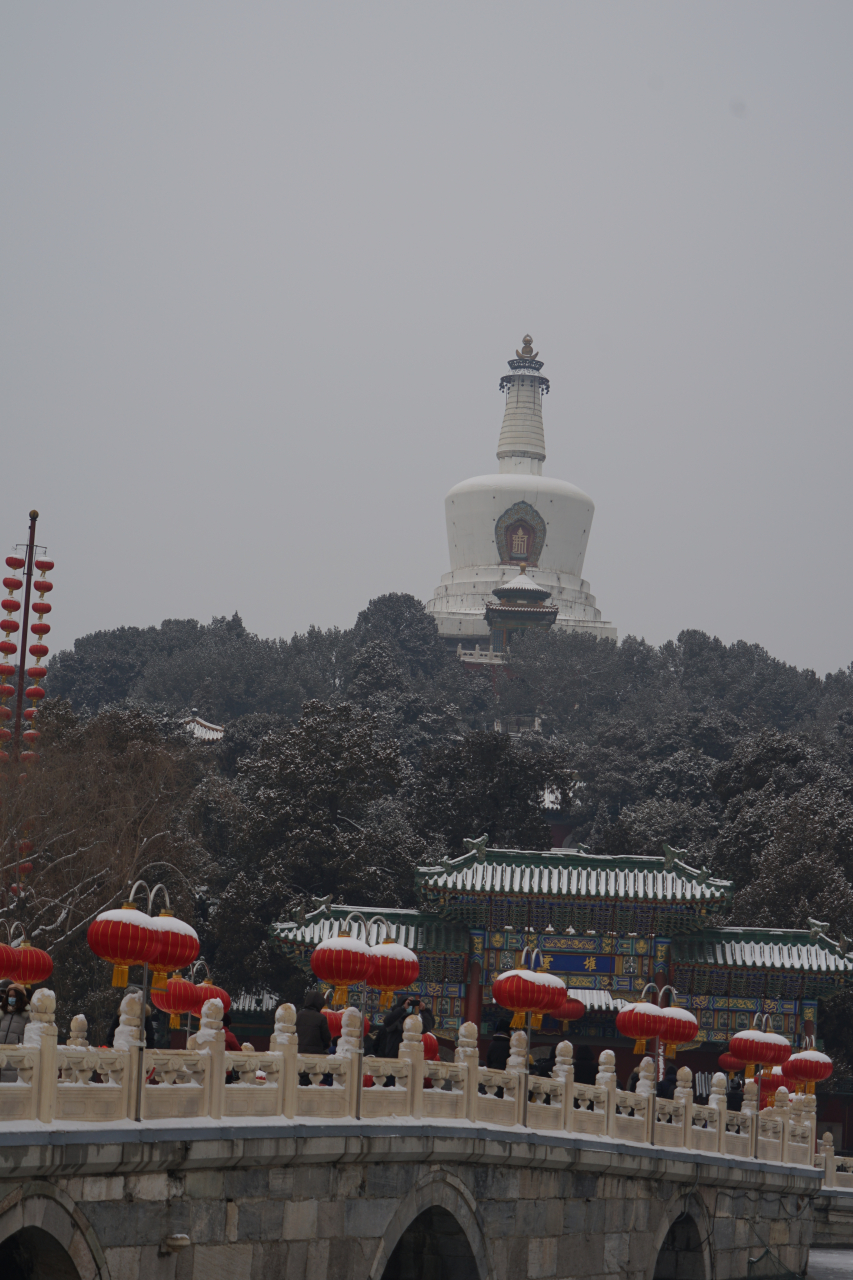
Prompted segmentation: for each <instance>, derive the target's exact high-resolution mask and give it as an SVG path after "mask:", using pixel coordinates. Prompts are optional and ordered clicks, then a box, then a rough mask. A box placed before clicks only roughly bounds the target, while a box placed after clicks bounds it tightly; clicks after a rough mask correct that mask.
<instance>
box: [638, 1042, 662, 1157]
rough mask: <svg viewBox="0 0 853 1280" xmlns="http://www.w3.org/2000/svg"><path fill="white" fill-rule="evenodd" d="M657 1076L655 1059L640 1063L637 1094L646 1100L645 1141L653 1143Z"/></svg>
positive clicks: (647, 1059) (646, 1059) (645, 1059)
mask: <svg viewBox="0 0 853 1280" xmlns="http://www.w3.org/2000/svg"><path fill="white" fill-rule="evenodd" d="M655 1074H656V1072H655V1064H654V1059H652V1058H643V1060H642V1062H641V1063H640V1078H639V1080H638V1081H637V1088H636V1093H637V1094H638V1095H639V1097H641V1098H645V1099H646V1133H645V1141H646V1142H651V1143H654V1140H655V1100H656V1098H657V1089H656V1087H655Z"/></svg>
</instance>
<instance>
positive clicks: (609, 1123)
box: [595, 1049, 616, 1138]
mask: <svg viewBox="0 0 853 1280" xmlns="http://www.w3.org/2000/svg"><path fill="white" fill-rule="evenodd" d="M595 1083H596V1084H597V1085H598V1086H599V1087H600V1088H603V1089H605V1090H606V1093H605V1097H604V1132H605V1133H606V1134H607V1136H608V1138H612V1137H613V1136H614V1130H615V1125H614V1117H615V1115H616V1054H615V1053H614V1052H613V1050H612V1049H602V1051H601V1053H600V1054H599V1055H598V1074H597V1075H596V1077H595Z"/></svg>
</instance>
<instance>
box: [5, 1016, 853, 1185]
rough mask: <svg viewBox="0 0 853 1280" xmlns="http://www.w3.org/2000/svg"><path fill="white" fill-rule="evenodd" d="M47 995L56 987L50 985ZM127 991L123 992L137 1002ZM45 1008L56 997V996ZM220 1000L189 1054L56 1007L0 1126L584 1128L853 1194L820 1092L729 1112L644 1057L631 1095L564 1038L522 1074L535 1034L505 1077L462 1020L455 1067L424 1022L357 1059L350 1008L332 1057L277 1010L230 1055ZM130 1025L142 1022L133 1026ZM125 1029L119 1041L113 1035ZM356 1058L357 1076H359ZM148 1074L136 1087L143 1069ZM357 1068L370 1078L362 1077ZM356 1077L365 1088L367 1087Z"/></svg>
mask: <svg viewBox="0 0 853 1280" xmlns="http://www.w3.org/2000/svg"><path fill="white" fill-rule="evenodd" d="M48 994H49V993H48ZM129 998H130V997H128V999H129ZM48 1003H49V1002H48ZM221 1018H222V1006H221V1004H219V1002H218V1001H209V1002H208V1004H206V1005H205V1007H204V1010H203V1014H202V1023H201V1028H200V1030H199V1032H198V1033H197V1035H196V1036H193V1037H191V1039H190V1042H189V1046H188V1048H187V1049H184V1050H163V1049H154V1050H149V1049H146V1050H144V1051H143V1052H142V1053H140V1051H139V1046H138V1040H137V1041H135V1042H134V1041H133V1040H132V1039H131V1041H130V1042H129V1043H127V1042H126V1043H125V1047H118V1048H114V1049H98V1048H94V1047H91V1046H89V1045H88V1044H87V1042H86V1040H85V1037H84V1036H83V1035H82V1034H81V1032H80V1027H79V1023H80V1021H81V1019H79V1018H78V1019H75V1020H74V1021H75V1023H77V1024H78V1026H77V1027H76V1028H75V1034H74V1035H73V1036H72V1039H71V1040H70V1041H69V1043H68V1045H66V1046H58V1045H57V1043H56V1040H57V1032H56V1026H55V1024H54V1022H53V1020H52V1019H53V1012H52V1008H51V1009H49V1010H42V1011H41V1015H40V1020H39V1022H38V1023H37V1024H36V1025H35V1026H32V1025H31V1026H30V1027H28V1028H27V1031H26V1038H25V1043H24V1044H23V1045H19V1046H11V1045H4V1046H2V1047H0V1069H3V1071H4V1074H5V1075H6V1076H7V1077H8V1075H9V1072H10V1069H12V1070H14V1071H15V1072H16V1074H17V1080H16V1081H14V1082H11V1081H9V1080H8V1079H7V1080H6V1081H4V1082H2V1083H0V1120H16V1121H32V1122H37V1121H38V1122H41V1123H43V1124H51V1123H55V1122H60V1121H69V1120H73V1121H83V1122H87V1123H91V1124H94V1125H97V1124H98V1123H106V1122H115V1121H121V1120H134V1119H142V1120H165V1119H181V1120H188V1119H201V1118H209V1119H214V1120H219V1119H225V1118H228V1117H237V1116H243V1117H247V1118H261V1117H279V1118H280V1117H283V1118H285V1119H294V1120H295V1119H298V1118H303V1117H311V1118H313V1119H318V1120H320V1119H328V1120H345V1119H350V1118H355V1117H356V1116H360V1118H361V1119H362V1120H366V1121H369V1120H375V1119H379V1118H381V1117H400V1118H402V1117H409V1118H411V1119H414V1120H436V1121H452V1122H458V1121H470V1122H473V1123H476V1124H483V1123H485V1124H492V1125H500V1126H502V1127H512V1126H517V1125H523V1124H526V1125H527V1127H528V1128H530V1129H533V1130H537V1131H539V1132H546V1133H547V1132H555V1133H576V1134H585V1135H589V1136H597V1137H599V1138H609V1139H613V1140H617V1141H620V1142H633V1143H650V1144H652V1145H653V1146H655V1147H663V1148H667V1149H676V1150H678V1149H681V1150H686V1151H697V1152H714V1153H718V1154H722V1155H728V1156H736V1157H746V1158H750V1157H751V1158H755V1159H757V1160H761V1161H765V1162H771V1163H773V1162H775V1163H780V1164H799V1165H812V1164H815V1163H816V1164H817V1165H818V1166H819V1167H822V1168H823V1169H824V1170H825V1184H826V1185H827V1186H832V1187H842V1188H853V1161H851V1160H848V1159H841V1158H838V1157H836V1156H835V1154H834V1151H833V1149H832V1140H831V1137H830V1136H829V1135H828V1134H827V1135H824V1138H823V1139H822V1141H821V1143H820V1144H819V1146H818V1151H817V1156H816V1157H815V1156H814V1154H813V1153H814V1152H815V1147H816V1115H815V1097H814V1095H793V1096H790V1095H789V1094H788V1091H787V1090H786V1089H784V1088H780V1089H779V1090H778V1091H777V1093H776V1100H775V1105H774V1106H773V1107H772V1108H765V1110H763V1111H759V1110H758V1087H757V1085H756V1084H755V1083H754V1082H752V1081H748V1082H747V1084H746V1087H745V1090H744V1100H743V1108H742V1110H741V1111H739V1112H732V1111H728V1110H727V1109H726V1078H725V1076H724V1075H722V1074H721V1073H720V1074H717V1075H716V1076H714V1078H713V1083H712V1089H711V1096H710V1098H709V1100H708V1103H707V1105H699V1104H698V1103H696V1102H695V1101H694V1098H693V1088H692V1073H691V1071H690V1069H689V1068H688V1067H681V1068H680V1069H679V1071H678V1079H677V1087H676V1090H675V1096H674V1098H673V1099H672V1100H669V1099H664V1098H658V1097H656V1095H655V1078H654V1076H655V1069H654V1063H653V1062H652V1060H651V1058H644V1059H643V1061H642V1063H641V1065H640V1069H639V1076H640V1078H639V1082H638V1084H637V1090H636V1092H635V1093H629V1092H626V1091H624V1090H622V1089H620V1088H618V1086H617V1081H616V1074H615V1055H614V1053H613V1051H612V1050H609V1049H605V1050H604V1052H603V1053H602V1054H601V1055H600V1058H599V1065H598V1075H597V1077H596V1083H595V1084H594V1085H590V1084H581V1083H576V1082H575V1079H574V1065H573V1051H572V1046H571V1044H570V1043H569V1042H568V1041H563V1042H562V1043H561V1044H559V1045H558V1046H557V1050H556V1063H555V1067H554V1070H553V1073H552V1078H550V1079H543V1078H541V1077H539V1076H527V1078H526V1087H525V1054H526V1038H525V1035H524V1033H523V1032H516V1033H515V1034H514V1035H513V1037H512V1040H511V1055H510V1058H509V1061H508V1063H507V1068H506V1070H505V1071H495V1070H490V1069H488V1068H485V1067H481V1066H480V1065H479V1059H478V1050H477V1028H476V1027H475V1026H474V1024H473V1023H465V1024H464V1025H463V1026H462V1028H461V1029H460V1032H459V1038H458V1047H457V1049H456V1053H455V1061H453V1062H425V1061H424V1056H423V1044H422V1041H421V1030H422V1027H421V1021H420V1019H419V1018H417V1017H409V1018H407V1019H406V1022H405V1025H404V1033H403V1043H402V1045H401V1048H400V1056H399V1057H398V1058H377V1057H373V1056H366V1057H364V1058H363V1059H360V1057H359V1039H358V1033H359V1026H360V1018H361V1015H360V1014H359V1013H358V1011H357V1010H355V1009H348V1010H347V1011H346V1012H345V1013H344V1017H343V1029H342V1032H341V1036H340V1039H339V1041H338V1045H337V1052H336V1054H335V1055H334V1056H333V1057H327V1056H322V1055H313V1054H300V1053H299V1051H298V1047H297V1038H296V1026H295V1023H296V1011H295V1009H294V1007H293V1006H292V1005H289V1004H285V1005H282V1006H281V1007H280V1008H279V1009H278V1011H277V1013H276V1023H275V1031H274V1033H273V1036H272V1039H271V1041H270V1049H269V1051H268V1052H266V1053H261V1052H256V1051H255V1050H251V1051H250V1050H248V1049H247V1050H245V1051H243V1052H240V1053H231V1052H226V1050H225V1035H224V1031H223V1030H222V1022H221ZM128 1028H129V1032H133V1030H134V1028H133V1025H132V1020H131V1021H130V1022H128ZM118 1038H119V1037H117V1039H118ZM359 1062H361V1071H360V1072H359ZM140 1065H141V1069H142V1072H143V1083H142V1087H141V1089H140V1088H139V1076H138V1072H139V1070H140ZM359 1075H360V1076H361V1081H359ZM359 1085H361V1087H359Z"/></svg>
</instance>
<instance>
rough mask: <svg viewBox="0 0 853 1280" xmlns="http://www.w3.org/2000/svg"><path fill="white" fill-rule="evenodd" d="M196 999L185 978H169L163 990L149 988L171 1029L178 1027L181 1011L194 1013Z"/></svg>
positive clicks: (191, 985) (152, 998) (191, 984)
mask: <svg viewBox="0 0 853 1280" xmlns="http://www.w3.org/2000/svg"><path fill="white" fill-rule="evenodd" d="M155 919H156V917H155ZM179 923H180V922H179ZM197 1000H198V991H197V990H196V987H195V985H194V984H193V983H192V982H187V980H186V978H170V979H169V981H168V982H167V983H166V987H165V990H161V989H159V988H158V989H157V990H155V989H154V987H152V988H151V1002H152V1004H154V1005H156V1007H157V1008H158V1009H162V1010H163V1012H164V1013H168V1014H169V1026H170V1028H171V1029H172V1030H173V1031H176V1030H177V1029H178V1027H180V1025H181V1014H182V1013H195V1010H196V1001H197Z"/></svg>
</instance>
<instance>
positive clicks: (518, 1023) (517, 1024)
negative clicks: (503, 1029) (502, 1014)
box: [509, 1010, 524, 1031]
mask: <svg viewBox="0 0 853 1280" xmlns="http://www.w3.org/2000/svg"><path fill="white" fill-rule="evenodd" d="M509 1025H510V1029H511V1030H512V1031H521V1030H523V1028H524V1014H523V1013H522V1012H521V1011H520V1010H519V1012H518V1013H514V1014H513V1015H512V1022H511V1023H510V1024H509Z"/></svg>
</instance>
